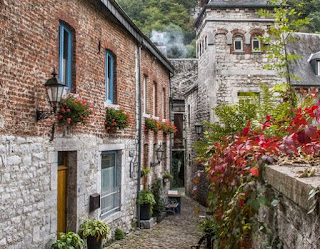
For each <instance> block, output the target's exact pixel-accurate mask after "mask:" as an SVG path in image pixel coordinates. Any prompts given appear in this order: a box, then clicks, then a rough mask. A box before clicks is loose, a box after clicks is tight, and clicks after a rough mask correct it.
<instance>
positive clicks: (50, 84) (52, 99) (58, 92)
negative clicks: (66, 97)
mask: <svg viewBox="0 0 320 249" xmlns="http://www.w3.org/2000/svg"><path fill="white" fill-rule="evenodd" d="M44 86H45V88H46V91H47V94H48V99H49V103H50V105H51V107H52V109H53V110H52V111H40V110H38V109H37V110H36V114H37V121H39V120H42V119H46V118H48V117H50V116H51V115H52V114H54V113H56V112H57V110H58V106H59V104H60V102H61V98H62V94H63V89H64V87H65V85H64V84H62V83H60V82H59V81H58V79H57V73H56V71H55V69H53V72H52V78H50V79H48V80H47V82H46V83H45V84H44Z"/></svg>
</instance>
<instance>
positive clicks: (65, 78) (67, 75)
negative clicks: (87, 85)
mask: <svg viewBox="0 0 320 249" xmlns="http://www.w3.org/2000/svg"><path fill="white" fill-rule="evenodd" d="M72 52H73V44H72V32H71V29H70V28H68V27H67V25H65V24H63V23H59V80H60V81H61V82H62V83H64V84H65V85H66V87H67V88H68V90H69V91H71V89H72Z"/></svg>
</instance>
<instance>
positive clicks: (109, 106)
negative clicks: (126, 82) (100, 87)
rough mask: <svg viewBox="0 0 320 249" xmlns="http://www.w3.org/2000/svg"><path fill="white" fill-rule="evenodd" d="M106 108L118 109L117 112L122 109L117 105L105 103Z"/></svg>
mask: <svg viewBox="0 0 320 249" xmlns="http://www.w3.org/2000/svg"><path fill="white" fill-rule="evenodd" d="M104 107H105V108H113V109H116V110H119V109H120V105H115V104H111V103H108V102H104Z"/></svg>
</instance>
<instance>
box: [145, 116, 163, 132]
mask: <svg viewBox="0 0 320 249" xmlns="http://www.w3.org/2000/svg"><path fill="white" fill-rule="evenodd" d="M160 128H161V122H159V121H157V120H155V119H152V118H146V119H145V122H144V130H145V132H148V131H153V132H158V131H159V129H160Z"/></svg>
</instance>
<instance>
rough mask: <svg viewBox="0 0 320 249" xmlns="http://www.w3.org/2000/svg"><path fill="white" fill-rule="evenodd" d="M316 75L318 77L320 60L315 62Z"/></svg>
mask: <svg viewBox="0 0 320 249" xmlns="http://www.w3.org/2000/svg"><path fill="white" fill-rule="evenodd" d="M316 75H320V60H319V61H316Z"/></svg>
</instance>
